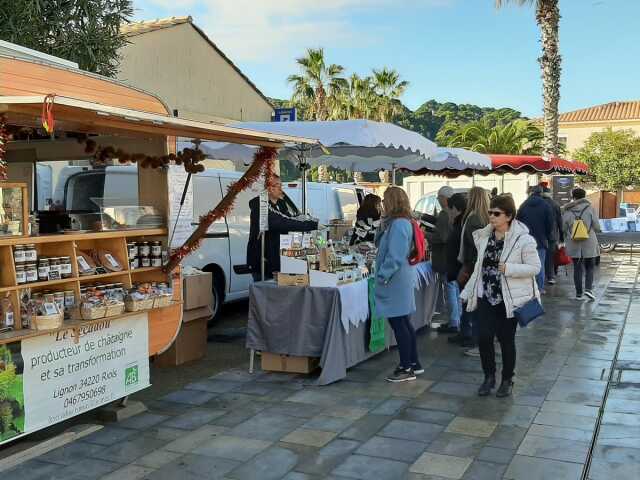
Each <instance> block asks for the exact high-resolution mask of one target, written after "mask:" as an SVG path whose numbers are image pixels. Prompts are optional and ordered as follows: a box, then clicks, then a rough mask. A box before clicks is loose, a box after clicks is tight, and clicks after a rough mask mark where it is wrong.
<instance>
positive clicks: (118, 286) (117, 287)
mask: <svg viewBox="0 0 640 480" xmlns="http://www.w3.org/2000/svg"><path fill="white" fill-rule="evenodd" d="M113 299H114V300H117V301H118V302H124V283H114V284H113Z"/></svg>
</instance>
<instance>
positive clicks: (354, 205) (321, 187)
mask: <svg viewBox="0 0 640 480" xmlns="http://www.w3.org/2000/svg"><path fill="white" fill-rule="evenodd" d="M282 189H283V190H284V192H285V193H286V194H287V196H288V197H289V198H291V200H293V202H294V203H295V204H296V206H297V207H298V209H299V210H302V187H301V184H300V183H299V182H289V183H283V184H282ZM367 193H371V192H370V191H369V190H368V189H365V188H363V187H361V186H358V185H355V184H349V183H314V182H311V183H307V205H308V209H307V210H308V211H309V214H310V215H311V216H312V217H315V218H317V219H318V221H319V222H320V223H321V224H323V225H328V224H329V223H330V222H331V220H342V221H344V222H355V220H356V213H357V212H358V208H359V207H360V204H361V203H362V200H363V199H364V197H365V195H367Z"/></svg>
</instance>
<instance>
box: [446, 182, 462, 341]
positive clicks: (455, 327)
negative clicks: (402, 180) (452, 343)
mask: <svg viewBox="0 0 640 480" xmlns="http://www.w3.org/2000/svg"><path fill="white" fill-rule="evenodd" d="M466 209H467V199H466V197H465V195H464V194H462V193H456V194H455V195H453V196H452V197H451V198H450V199H449V210H450V216H451V219H452V220H453V221H452V223H451V230H450V234H449V241H448V242H447V248H446V261H447V303H448V304H449V309H450V312H449V327H450V328H451V330H450V332H451V333H458V334H459V331H460V318H461V316H462V302H461V301H460V284H459V283H458V274H459V273H460V269H461V268H462V263H460V261H459V260H458V254H459V253H460V242H461V237H462V218H463V216H464V212H465V210H466ZM459 335H460V334H459ZM461 341H462V339H461Z"/></svg>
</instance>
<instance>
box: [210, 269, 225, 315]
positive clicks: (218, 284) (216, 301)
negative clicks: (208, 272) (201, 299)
mask: <svg viewBox="0 0 640 480" xmlns="http://www.w3.org/2000/svg"><path fill="white" fill-rule="evenodd" d="M211 294H212V297H213V299H212V304H213V316H212V317H211V319H210V320H209V323H213V322H215V321H216V320H217V319H218V318H219V317H220V310H221V309H222V304H223V303H224V281H223V280H222V279H221V278H220V276H218V275H215V274H214V276H213V288H212V289H211Z"/></svg>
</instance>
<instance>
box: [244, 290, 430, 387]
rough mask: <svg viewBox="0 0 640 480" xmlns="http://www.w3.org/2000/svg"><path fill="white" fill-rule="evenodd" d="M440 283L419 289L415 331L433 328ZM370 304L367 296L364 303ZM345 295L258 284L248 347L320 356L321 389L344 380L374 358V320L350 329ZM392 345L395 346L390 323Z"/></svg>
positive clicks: (389, 342)
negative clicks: (370, 331) (343, 314)
mask: <svg viewBox="0 0 640 480" xmlns="http://www.w3.org/2000/svg"><path fill="white" fill-rule="evenodd" d="M439 285H440V282H439V279H438V278H437V277H435V278H433V279H432V280H431V281H430V282H429V284H427V285H424V284H423V285H422V286H421V287H420V288H419V289H418V290H416V306H417V311H416V313H415V314H414V315H413V316H412V317H411V323H412V324H413V326H414V327H415V328H416V330H418V329H420V328H422V327H424V326H426V325H428V324H429V323H430V322H431V316H432V315H433V311H434V308H435V304H436V299H437V296H438V292H439ZM362 301H363V302H367V301H368V299H367V298H363V299H362ZM340 309H341V306H340V294H339V293H338V290H337V289H336V288H318V287H278V286H277V285H276V284H275V282H262V283H255V284H253V285H252V286H251V290H250V294H249V321H248V326H247V348H250V349H254V350H261V351H264V352H271V353H280V354H287V355H295V356H309V357H320V366H321V367H322V373H321V374H320V377H319V378H318V380H317V383H318V384H319V385H327V384H329V383H332V382H335V381H337V380H340V379H342V378H344V377H346V375H347V368H349V367H352V366H354V365H357V364H358V363H360V362H362V361H363V360H366V359H367V358H370V357H372V356H373V355H375V354H373V353H371V352H369V351H368V348H367V344H366V341H367V338H368V335H367V328H368V327H369V322H363V323H361V324H359V325H358V326H357V327H354V326H353V325H350V327H349V332H348V333H347V332H345V330H344V328H343V327H342V323H341V321H340ZM386 342H387V346H391V345H395V344H396V342H395V338H394V336H393V332H392V331H391V328H390V327H389V324H388V323H387V331H386Z"/></svg>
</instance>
